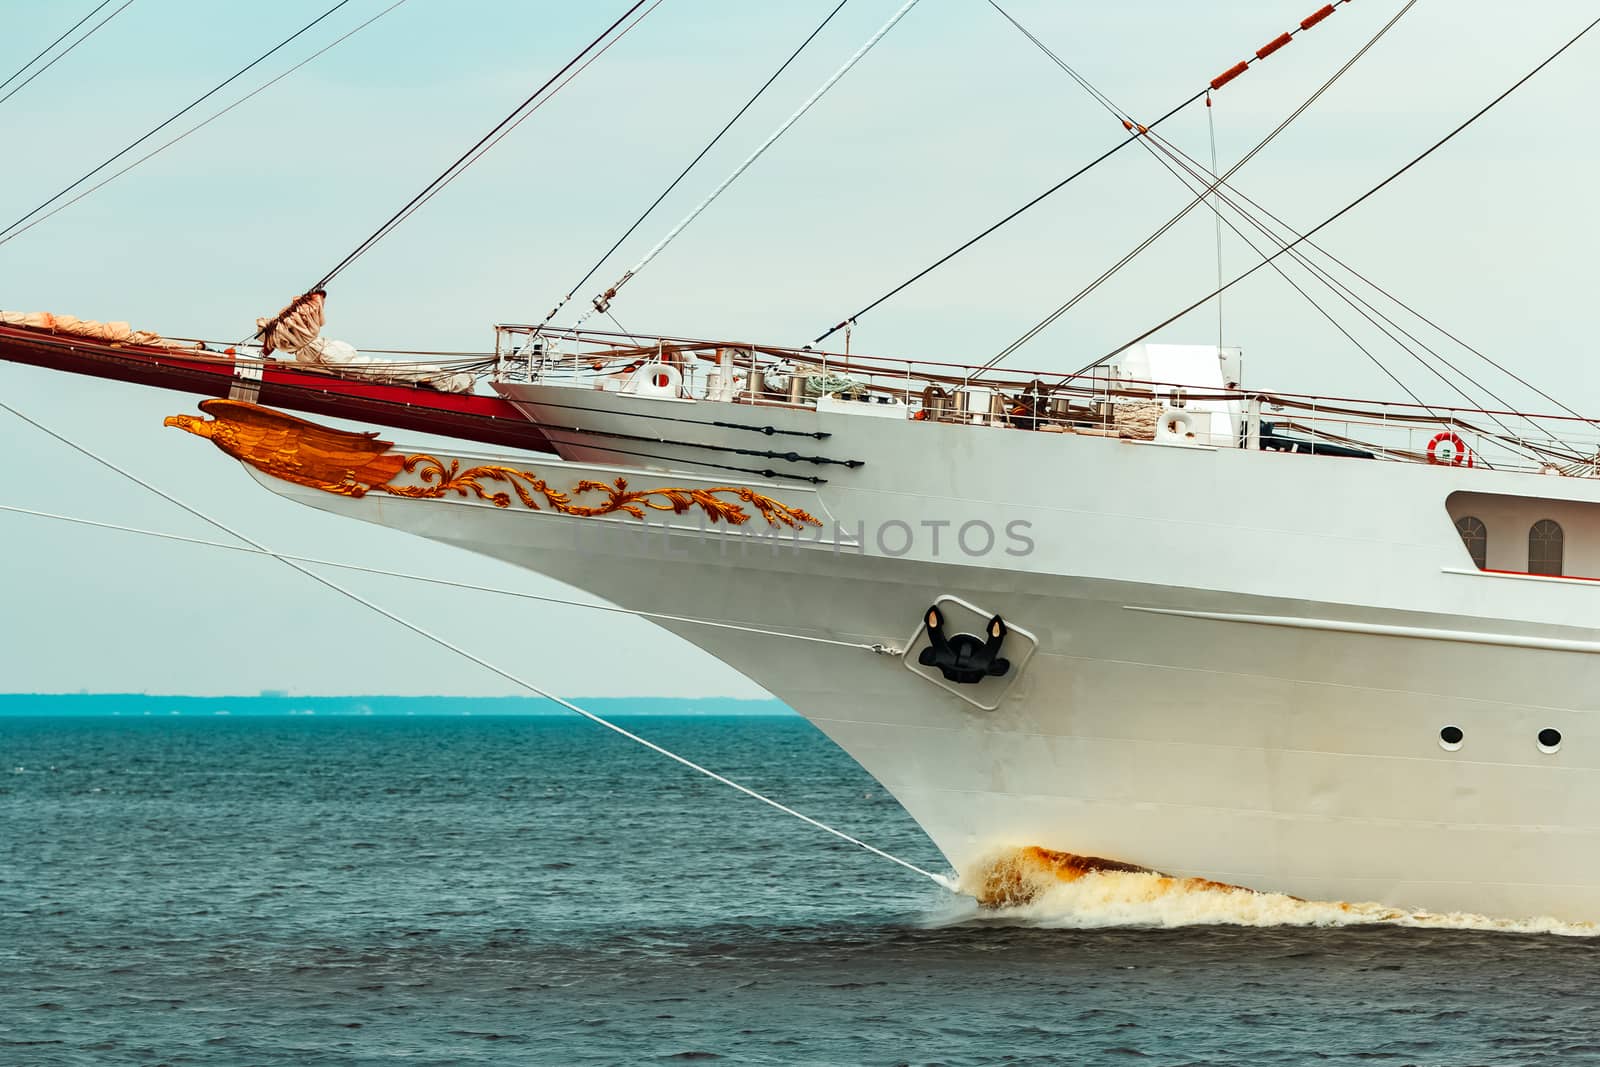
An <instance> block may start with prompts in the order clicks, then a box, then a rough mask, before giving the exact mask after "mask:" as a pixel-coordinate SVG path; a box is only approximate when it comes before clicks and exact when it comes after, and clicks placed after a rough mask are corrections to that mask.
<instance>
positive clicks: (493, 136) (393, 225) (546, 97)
mask: <svg viewBox="0 0 1600 1067" xmlns="http://www.w3.org/2000/svg"><path fill="white" fill-rule="evenodd" d="M664 2H665V0H654V2H653V3H651V4H650V6H649V7H647V8H645V9H644V11H643V12H642V13H641V14H640V15H639V16H638V17H637V18H635V19H634V20H633V21H632V22H631V23H629V24H628V25H626V26H624V27H623V28H622V29H621V30H620V31H619V32H618V33H617V34H616V35H615V36H614V37H612V38H611V39H610V40H609V41H607V42H606V43H605V44H604V45H602V46H601V47H600V48H598V49H596V50H595V51H594V54H593V55H589V56H587V57H585V58H584V59H583V62H582V63H579V64H578V65H577V66H576V67H574V68H573V69H572V70H571V72H570V73H568V74H566V76H565V77H564V78H562V77H561V72H559V71H558V72H557V74H556V77H558V78H561V80H560V81H559V82H556V84H555V85H554V87H553V88H550V89H549V91H548V92H546V93H544V94H543V96H541V97H540V98H539V99H538V100H537V101H535V102H532V103H531V104H529V106H528V107H527V108H526V109H525V110H523V111H522V113H521V114H520V115H516V118H515V121H512V122H510V123H509V124H508V125H505V126H504V128H503V129H499V130H498V131H490V136H489V137H486V138H485V139H484V141H482V142H480V143H479V144H478V146H476V147H474V148H473V149H471V150H469V151H468V153H467V155H466V156H463V157H462V160H458V161H457V162H458V163H459V166H456V167H455V168H454V170H453V172H451V173H449V174H448V176H447V177H445V176H441V177H442V180H437V184H436V185H435V186H433V187H432V188H429V189H426V190H424V191H423V192H422V193H421V194H419V195H418V196H417V197H416V198H415V199H414V200H413V201H412V202H411V203H409V204H407V205H406V206H405V207H404V208H402V209H401V210H400V212H399V213H398V214H397V215H396V216H395V217H394V218H393V219H392V220H390V222H389V223H387V224H386V228H385V229H384V231H383V233H382V235H381V236H380V238H379V239H380V240H381V239H382V237H387V236H388V235H389V234H390V233H393V232H394V231H395V230H396V229H398V228H399V227H400V226H402V225H404V224H405V222H406V221H407V220H408V219H410V218H411V216H412V215H415V214H416V213H417V212H418V211H420V210H422V208H423V207H424V206H426V205H427V204H428V203H429V202H430V201H431V200H432V199H433V198H434V197H436V196H438V195H439V194H440V193H441V192H443V191H444V189H445V188H446V187H447V186H448V185H449V184H450V183H451V182H453V181H455V180H456V179H457V178H459V177H460V176H461V174H462V173H463V172H464V171H466V170H467V168H469V167H471V166H472V165H473V164H474V163H476V162H478V160H480V159H482V158H483V157H484V156H486V155H488V154H489V152H491V151H493V150H494V147H495V146H496V145H498V144H499V143H500V142H501V141H503V140H505V139H506V138H507V137H509V136H510V135H511V133H512V132H513V131H514V130H516V129H517V127H519V126H521V125H522V124H523V123H524V122H526V121H527V120H528V119H529V118H530V117H532V115H533V113H534V112H536V111H538V110H539V109H540V108H542V107H543V106H544V105H545V104H547V103H549V102H550V100H551V98H552V97H554V96H555V95H556V94H557V93H559V92H560V91H561V90H562V89H565V88H566V87H567V85H568V84H570V83H571V82H572V80H573V79H574V78H576V77H577V76H578V75H579V74H582V73H583V72H584V71H585V70H587V69H588V67H589V65H590V64H591V63H593V62H594V61H595V60H597V59H599V58H600V57H601V56H603V55H605V54H606V52H608V51H610V49H611V46H612V45H614V44H616V43H617V42H619V41H621V40H622V38H624V37H626V36H627V35H628V34H629V33H630V32H631V31H632V30H634V29H635V28H637V27H638V25H639V23H641V22H643V21H644V20H645V18H646V17H647V16H649V15H650V13H651V12H653V11H654V10H655V9H656V8H658V7H660V6H661V5H662V3H664ZM627 17H628V16H626V15H625V16H623V18H624V20H626V18H627ZM463 160H464V162H463ZM373 243H374V244H376V243H377V242H376V241H374V242H373ZM369 247H370V246H369ZM363 251H365V250H363ZM341 269H342V268H341ZM323 284H325V283H323ZM320 288H322V285H320V284H319V285H318V286H316V289H320ZM311 291H313V292H314V291H315V289H313V290H311ZM611 321H612V322H616V320H615V319H612V320H611ZM617 325H618V328H619V329H620V328H621V324H620V323H618V324H617ZM623 332H624V333H626V332H627V331H626V330H624V331H623Z"/></svg>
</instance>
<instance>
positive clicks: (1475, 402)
mask: <svg viewBox="0 0 1600 1067" xmlns="http://www.w3.org/2000/svg"><path fill="white" fill-rule="evenodd" d="M989 3H990V6H991V7H993V8H994V9H995V10H996V11H998V12H999V13H1000V14H1001V15H1003V16H1004V17H1005V18H1006V20H1007V21H1008V22H1010V23H1011V25H1013V26H1014V27H1016V29H1017V30H1018V31H1020V32H1021V33H1022V34H1023V35H1024V36H1025V37H1027V39H1028V40H1029V41H1030V42H1031V43H1032V44H1033V45H1034V46H1035V47H1036V48H1038V49H1039V51H1040V52H1042V53H1043V54H1044V55H1045V56H1046V57H1047V58H1049V59H1050V61H1051V62H1052V63H1054V64H1055V65H1056V66H1057V67H1058V68H1060V69H1061V70H1062V71H1063V72H1065V73H1066V74H1067V75H1068V76H1069V77H1070V78H1072V80H1073V81H1074V82H1076V83H1077V84H1078V86H1079V87H1080V88H1082V89H1083V90H1084V91H1085V92H1086V93H1088V94H1089V95H1090V96H1091V97H1092V98H1093V99H1094V100H1095V101H1096V102H1098V103H1099V104H1100V105H1101V106H1102V107H1103V108H1105V109H1106V110H1107V111H1108V112H1109V113H1110V114H1111V115H1112V116H1113V117H1114V118H1117V119H1119V120H1121V121H1122V122H1123V123H1124V125H1128V126H1132V127H1134V128H1137V129H1139V130H1140V131H1141V134H1140V137H1139V139H1140V141H1141V143H1142V145H1143V147H1144V149H1145V150H1146V151H1147V152H1149V153H1150V155H1151V157H1152V158H1153V159H1155V160H1156V162H1158V163H1160V164H1161V166H1162V167H1163V168H1164V169H1166V170H1167V171H1168V173H1170V174H1172V175H1173V176H1174V177H1176V178H1177V179H1178V180H1179V181H1180V182H1182V183H1183V184H1184V187H1185V189H1186V190H1187V191H1189V192H1190V193H1194V192H1195V189H1193V188H1191V187H1190V185H1189V182H1190V181H1193V182H1194V183H1195V185H1196V186H1198V187H1200V188H1202V189H1205V188H1207V187H1208V183H1209V184H1210V189H1211V190H1212V191H1213V195H1212V196H1211V197H1210V198H1209V199H1208V200H1207V206H1208V207H1209V208H1210V209H1211V210H1212V212H1213V213H1214V214H1215V215H1216V224H1217V227H1218V232H1219V234H1220V230H1221V227H1222V226H1223V225H1224V224H1226V225H1227V227H1228V228H1229V229H1230V230H1231V231H1232V232H1233V233H1234V234H1235V235H1236V236H1237V237H1239V239H1240V240H1242V241H1244V242H1245V244H1246V245H1247V246H1248V247H1249V248H1250V249H1251V251H1252V252H1255V253H1256V254H1257V255H1258V256H1261V255H1265V253H1263V252H1262V251H1261V249H1260V248H1258V247H1257V246H1256V245H1255V243H1254V242H1253V241H1251V240H1250V239H1249V238H1248V237H1247V236H1246V235H1245V234H1244V233H1243V232H1242V231H1240V230H1239V228H1238V227H1237V226H1236V225H1234V223H1233V222H1232V221H1231V220H1229V219H1227V218H1225V217H1224V215H1223V213H1222V211H1221V209H1220V208H1219V207H1218V206H1217V204H1218V202H1219V201H1220V202H1221V203H1223V204H1225V205H1226V206H1227V207H1228V208H1229V209H1230V210H1232V211H1233V212H1234V213H1235V214H1237V215H1238V216H1239V217H1240V218H1241V219H1243V220H1244V221H1245V222H1246V223H1248V224H1249V225H1251V226H1253V227H1254V228H1255V229H1256V230H1257V231H1258V232H1260V233H1261V234H1262V235H1263V236H1265V237H1266V238H1267V239H1268V240H1269V241H1272V242H1273V243H1274V244H1276V245H1278V246H1280V247H1281V246H1282V245H1284V244H1286V243H1287V241H1286V240H1285V239H1284V238H1282V237H1279V236H1278V235H1277V233H1275V232H1274V231H1272V230H1271V229H1270V228H1269V227H1268V226H1266V225H1265V223H1263V222H1262V221H1261V220H1260V219H1258V218H1256V217H1254V216H1253V215H1252V214H1251V213H1250V212H1249V211H1247V210H1245V209H1244V208H1242V207H1241V206H1240V205H1239V204H1238V203H1236V202H1235V201H1234V200H1232V199H1230V198H1229V197H1228V196H1227V195H1226V194H1224V193H1223V192H1222V190H1223V189H1227V190H1228V191H1229V192H1232V193H1234V195H1235V196H1238V195H1239V194H1238V193H1237V191H1236V190H1234V189H1233V187H1232V186H1231V185H1229V184H1228V183H1226V182H1223V181H1218V180H1217V172H1216V169H1215V166H1213V169H1212V170H1211V171H1206V170H1205V169H1204V168H1203V167H1202V165H1201V164H1200V163H1199V162H1198V161H1196V160H1194V159H1193V158H1192V157H1190V156H1189V155H1188V154H1187V153H1185V152H1183V150H1182V149H1180V148H1178V147H1177V146H1176V145H1174V144H1173V143H1172V142H1171V141H1169V140H1167V139H1166V138H1164V137H1162V136H1161V135H1159V134H1156V133H1153V132H1150V128H1149V127H1143V126H1139V124H1137V123H1136V122H1134V121H1133V118H1132V116H1131V114H1130V113H1129V112H1127V111H1126V110H1124V109H1122V108H1120V107H1118V106H1117V105H1116V103H1115V102H1114V101H1112V100H1111V99H1110V98H1109V97H1108V96H1106V95H1105V94H1104V93H1102V92H1101V91H1100V90H1099V89H1097V88H1096V87H1095V86H1094V85H1093V84H1092V83H1091V82H1089V80H1088V79H1087V78H1085V77H1084V76H1083V75H1082V74H1080V73H1079V72H1078V71H1077V70H1075V69H1074V68H1073V67H1072V66H1071V65H1070V64H1069V63H1067V62H1066V61H1065V60H1063V59H1062V58H1061V57H1060V56H1059V55H1058V54H1057V53H1056V52H1055V51H1054V50H1053V49H1051V48H1050V47H1049V46H1048V45H1046V44H1045V43H1044V42H1043V41H1042V40H1041V39H1040V38H1039V37H1038V36H1037V35H1035V34H1034V33H1032V32H1031V31H1029V30H1028V29H1027V28H1026V27H1025V26H1023V25H1022V24H1021V23H1020V22H1018V21H1017V20H1016V19H1015V18H1013V17H1012V16H1011V15H1010V14H1009V13H1008V12H1007V11H1006V10H1005V9H1004V8H1002V7H1001V6H1000V5H999V4H998V3H997V2H996V0H989ZM1206 103H1207V108H1208V111H1207V116H1208V120H1209V118H1210V110H1209V109H1210V99H1209V98H1208V99H1207V101H1206ZM1208 126H1209V128H1210V129H1211V131H1212V139H1211V145H1212V152H1213V156H1214V155H1215V150H1216V149H1215V146H1216V141H1215V125H1214V123H1211V122H1209V121H1208ZM1163 156H1166V157H1167V158H1165V159H1163V158H1162V157H1163ZM1168 160H1171V162H1169V161H1168ZM1241 199H1242V197H1241ZM1251 204H1252V206H1254V207H1256V209H1257V210H1259V211H1262V212H1263V213H1264V214H1267V215H1268V216H1269V217H1271V218H1272V219H1273V221H1274V222H1276V223H1278V225H1280V226H1283V227H1284V228H1285V229H1288V230H1290V233H1291V236H1298V234H1295V233H1294V231H1293V229H1292V228H1291V227H1289V226H1288V225H1287V224H1286V223H1284V222H1283V221H1282V220H1281V219H1279V218H1278V217H1277V216H1275V215H1271V213H1270V212H1265V211H1264V209H1261V208H1260V207H1259V205H1255V204H1254V202H1251ZM1292 258H1293V259H1294V260H1295V262H1297V263H1299V265H1300V266H1301V267H1302V268H1303V269H1305V270H1306V271H1307V272H1308V273H1309V274H1311V276H1312V277H1313V278H1314V279H1316V280H1317V281H1320V282H1321V283H1322V284H1323V285H1324V286H1326V287H1327V288H1328V289H1329V290H1330V291H1332V292H1333V293H1334V295H1335V296H1338V297H1339V298H1340V299H1342V300H1343V301H1344V302H1345V303H1346V304H1348V305H1349V306H1351V307H1352V308H1353V309H1354V310H1355V311H1356V312H1357V314H1359V315H1361V316H1362V317H1363V318H1364V319H1366V321H1367V322H1368V323H1369V324H1371V325H1372V326H1374V327H1375V328H1376V329H1377V330H1378V331H1379V332H1380V333H1382V334H1383V335H1384V336H1385V337H1387V338H1388V339H1389V340H1390V341H1392V342H1394V343H1395V344H1396V345H1397V346H1398V347H1399V348H1400V349H1401V350H1402V351H1404V352H1406V353H1407V354H1408V355H1410V356H1411V357H1412V358H1414V359H1416V360H1417V361H1418V362H1419V363H1420V364H1422V366H1423V367H1424V368H1425V369H1427V370H1428V371H1430V372H1431V373H1433V374H1434V375H1435V376H1436V377H1438V378H1439V379H1440V381H1442V382H1444V384H1445V385H1446V386H1447V387H1449V388H1450V389H1452V390H1453V391H1454V392H1455V393H1456V394H1457V395H1458V396H1460V397H1461V398H1462V399H1463V400H1465V401H1466V402H1467V404H1468V405H1469V406H1471V407H1478V408H1484V409H1487V408H1488V405H1487V404H1485V403H1483V402H1481V401H1480V400H1479V399H1478V398H1476V397H1473V396H1471V395H1469V394H1468V393H1467V392H1466V391H1465V390H1463V389H1461V388H1460V387H1459V386H1458V385H1457V384H1456V383H1455V382H1453V381H1451V380H1450V379H1449V378H1447V377H1446V376H1445V375H1444V374H1443V373H1441V372H1440V371H1439V370H1438V369H1437V368H1435V367H1433V366H1432V365H1431V364H1429V363H1428V362H1427V361H1426V360H1425V359H1424V358H1423V357H1422V356H1421V355H1420V354H1419V353H1418V352H1416V351H1414V350H1412V349H1411V348H1410V347H1409V346H1408V345H1406V343H1405V342H1404V341H1402V340H1400V338H1399V337H1396V336H1395V335H1394V333H1392V332H1391V331H1390V329H1388V328H1386V327H1385V326H1384V325H1383V324H1381V323H1380V322H1378V321H1377V319H1375V318H1374V317H1373V316H1374V315H1376V316H1377V318H1378V319H1381V320H1382V322H1383V323H1387V325H1388V327H1392V328H1393V329H1394V330H1398V331H1399V332H1400V333H1402V334H1404V335H1405V336H1406V337H1407V338H1409V339H1410V340H1411V341H1412V342H1413V343H1415V344H1417V345H1418V346H1419V347H1421V348H1422V349H1423V350H1424V351H1426V352H1428V353H1429V354H1430V355H1432V356H1433V357H1434V358H1435V359H1436V360H1438V361H1439V362H1441V363H1443V364H1444V365H1445V366H1446V367H1447V368H1449V369H1450V370H1451V371H1453V372H1454V373H1456V374H1458V375H1460V376H1461V377H1462V378H1464V379H1465V380H1466V381H1467V382H1469V383H1470V384H1472V385H1474V386H1475V387H1477V388H1478V389H1480V390H1482V391H1483V392H1484V393H1485V394H1486V395H1487V396H1488V397H1489V398H1490V399H1491V400H1494V401H1495V402H1497V403H1499V404H1500V405H1501V406H1502V407H1504V408H1509V407H1510V405H1509V404H1507V403H1506V401H1505V400H1504V399H1502V398H1501V397H1499V396H1498V395H1496V394H1495V393H1494V392H1493V391H1492V390H1490V389H1488V388H1487V387H1485V386H1483V385H1482V384H1481V383H1479V382H1477V381H1476V380H1475V379H1474V378H1472V376H1471V375H1468V374H1467V373H1466V372H1465V371H1462V370H1461V369H1460V368H1459V367H1456V366H1455V365H1454V364H1452V363H1451V362H1450V361H1449V360H1447V359H1445V358H1444V357H1443V356H1442V355H1440V354H1439V353H1438V352H1436V351H1434V350H1433V349H1432V348H1429V347H1428V346H1427V345H1426V344H1424V343H1423V342H1421V341H1420V340H1419V339H1418V338H1416V337H1415V336H1414V335H1413V334H1411V333H1410V332H1409V331H1407V330H1405V329H1404V328H1403V327H1401V326H1400V325H1399V324H1398V323H1395V322H1394V320H1393V319H1391V318H1389V317H1388V316H1387V315H1385V314H1384V313H1383V312H1382V311H1380V310H1379V309H1377V308H1376V307H1375V306H1373V305H1372V304H1371V302H1370V301H1367V300H1365V299H1364V298H1363V297H1361V296H1360V294H1359V293H1356V292H1355V291H1354V290H1352V289H1350V288H1349V287H1348V286H1346V285H1343V284H1342V283H1341V282H1339V280H1338V279H1337V278H1335V277H1334V276H1333V275H1332V274H1331V273H1329V272H1327V271H1325V270H1323V269H1322V268H1320V267H1319V266H1318V265H1317V264H1315V263H1314V262H1313V261H1311V260H1310V258H1309V257H1307V256H1305V255H1303V254H1302V253H1300V252H1296V253H1294V254H1293V257H1292ZM1273 269H1274V271H1275V272H1276V273H1277V274H1278V275H1279V276H1280V277H1282V278H1283V280H1284V281H1285V282H1286V283H1287V284H1288V285H1289V286H1290V287H1291V288H1293V289H1294V290H1295V292H1297V293H1299V294H1300V295H1301V296H1302V297H1304V298H1305V299H1306V301H1307V302H1308V303H1310V304H1311V306H1312V307H1313V308H1314V309H1315V310H1316V311H1317V312H1318V313H1319V314H1321V315H1322V316H1323V317H1324V318H1326V319H1327V320H1328V321H1329V323H1331V324H1332V325H1333V326H1334V328H1335V329H1337V330H1338V331H1339V332H1340V333H1341V334H1343V335H1344V337H1345V338H1346V339H1347V340H1349V341H1350V342H1351V343H1352V344H1353V345H1355V347H1356V348H1357V349H1359V350H1360V351H1361V352H1362V354H1363V355H1365V356H1366V357H1367V358H1368V359H1369V360H1371V361H1372V362H1373V363H1374V365H1376V366H1377V367H1378V368H1379V369H1380V370H1382V371H1383V372H1384V373H1385V374H1387V375H1388V376H1389V378H1390V380H1392V381H1394V382H1395V384H1396V385H1399V386H1400V387H1401V388H1402V389H1406V386H1405V385H1404V383H1403V382H1401V381H1400V380H1399V378H1398V377H1397V376H1396V375H1394V374H1393V373H1392V372H1391V371H1389V369H1388V368H1387V367H1385V366H1384V365H1383V363H1382V361H1381V360H1379V359H1378V357H1377V356H1376V355H1375V354H1374V353H1373V352H1372V351H1371V350H1370V349H1368V348H1367V347H1366V346H1365V345H1363V344H1361V342H1360V341H1358V340H1357V339H1356V338H1355V337H1354V336H1353V335H1352V334H1351V333H1350V331H1349V330H1347V329H1346V328H1345V327H1344V326H1343V324H1341V323H1340V322H1339V321H1338V320H1337V319H1335V318H1334V317H1333V316H1332V315H1331V314H1330V313H1329V312H1328V311H1327V310H1326V309H1325V308H1323V307H1322V306H1321V305H1320V304H1319V303H1318V302H1317V300H1316V298H1314V297H1313V296H1311V294H1310V293H1308V292H1307V291H1306V290H1305V289H1304V288H1303V287H1301V286H1300V285H1298V284H1297V283H1296V282H1294V281H1293V280H1292V279H1291V278H1289V276H1288V275H1287V274H1286V273H1285V272H1284V271H1283V269H1282V268H1281V267H1280V266H1278V265H1277V264H1274V265H1273ZM1345 269H1346V270H1348V271H1350V273H1352V274H1354V275H1355V276H1356V277H1357V278H1360V277H1361V276H1360V275H1359V273H1357V272H1355V271H1354V270H1353V269H1351V268H1349V267H1345ZM1362 280H1363V281H1365V279H1362ZM1222 281H1223V276H1222V273H1221V248H1220V243H1219V247H1218V280H1217V284H1218V285H1221V284H1222ZM1367 284H1369V285H1370V284H1371V283H1367ZM1385 295H1387V294H1385ZM1390 299H1394V298H1393V297H1390ZM1218 303H1219V306H1220V303H1221V301H1220V298H1219V300H1218ZM1396 303H1399V301H1396ZM1401 306H1402V307H1404V305H1403V304H1401ZM1221 347H1222V342H1221V335H1220V318H1219V337H1218V348H1219V349H1220V348H1221ZM1406 391H1407V392H1408V393H1409V392H1410V390H1409V389H1406ZM1411 396H1412V398H1413V399H1416V394H1414V393H1411ZM1488 417H1489V418H1490V419H1491V420H1492V421H1493V422H1494V423H1495V425H1497V426H1498V427H1499V428H1500V429H1501V430H1502V431H1503V432H1504V433H1505V434H1506V435H1507V439H1506V441H1505V443H1506V444H1508V445H1511V446H1512V447H1513V448H1514V449H1515V448H1517V447H1518V445H1519V444H1520V442H1518V441H1517V440H1516V434H1515V432H1514V431H1513V430H1512V429H1511V428H1510V427H1509V426H1507V425H1506V424H1505V423H1504V422H1502V421H1501V420H1500V419H1499V418H1498V417H1497V416H1495V415H1493V414H1490V415H1489V416H1488ZM1527 421H1528V422H1529V423H1530V424H1532V425H1534V426H1535V427H1536V428H1538V429H1539V430H1540V431H1541V432H1546V433H1547V432H1548V431H1547V430H1545V428H1544V427H1542V426H1540V425H1539V424H1538V423H1537V422H1535V421H1534V420H1532V419H1528V420H1527ZM1520 447H1521V450H1522V451H1524V452H1526V453H1529V454H1533V455H1539V454H1543V453H1544V452H1545V451H1546V450H1541V449H1540V448H1538V446H1534V445H1526V444H1521V445H1520ZM1557 454H1559V455H1561V458H1563V459H1567V460H1569V461H1570V460H1571V459H1572V458H1573V456H1572V455H1571V454H1570V449H1569V451H1568V452H1563V453H1557Z"/></svg>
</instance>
